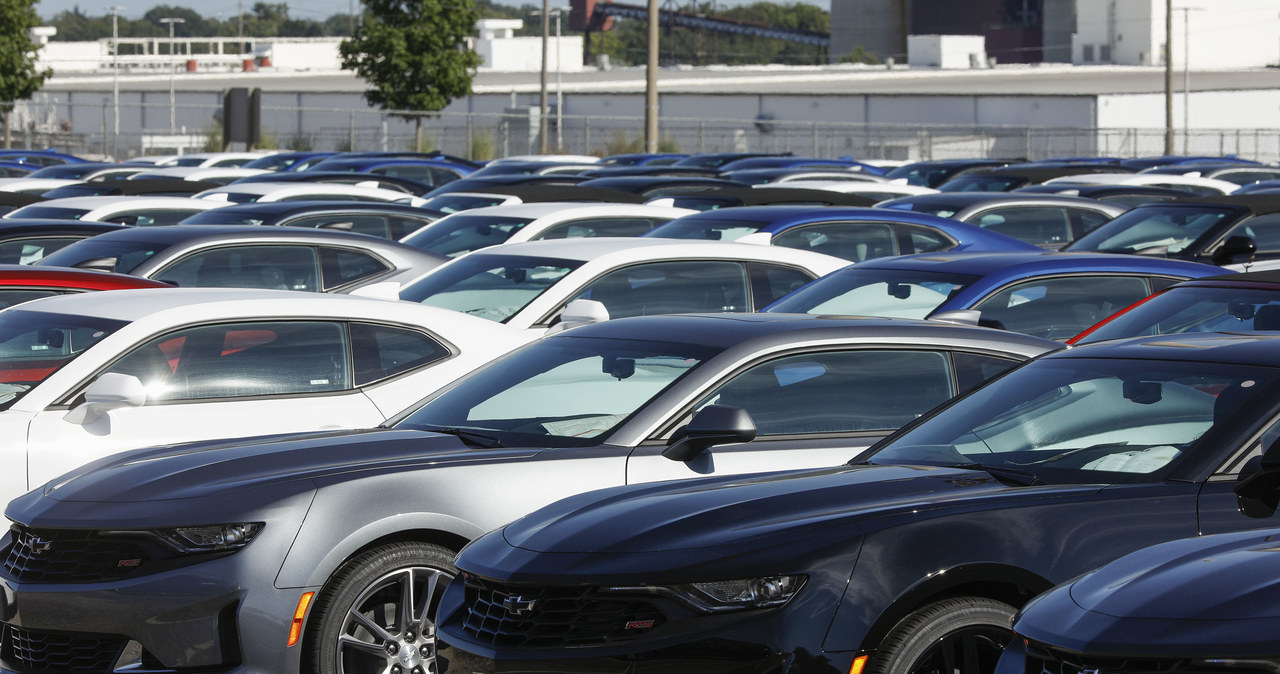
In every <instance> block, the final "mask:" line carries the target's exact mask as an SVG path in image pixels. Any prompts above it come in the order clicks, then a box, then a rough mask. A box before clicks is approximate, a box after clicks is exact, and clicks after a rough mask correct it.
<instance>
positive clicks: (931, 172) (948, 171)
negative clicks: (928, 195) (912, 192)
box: [884, 158, 1009, 189]
mask: <svg viewBox="0 0 1280 674" xmlns="http://www.w3.org/2000/svg"><path fill="white" fill-rule="evenodd" d="M1008 163H1009V162H1008V161H1005V160H1003V159H978V158H968V159H931V160H928V161H918V162H912V163H910V164H905V165H903V166H899V167H897V168H893V169H890V170H889V172H888V173H886V174H885V176H884V177H885V178H886V179H888V180H906V181H907V183H908V184H910V185H920V186H922V187H932V188H935V189H936V188H937V187H938V186H939V185H941V184H942V183H945V182H947V181H948V180H951V179H952V178H954V177H956V176H958V175H961V174H963V173H965V172H967V171H972V170H974V169H981V168H995V167H997V166H1004V165H1006V164H1008Z"/></svg>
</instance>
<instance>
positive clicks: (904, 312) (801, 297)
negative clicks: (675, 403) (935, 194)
mask: <svg viewBox="0 0 1280 674" xmlns="http://www.w3.org/2000/svg"><path fill="white" fill-rule="evenodd" d="M976 280H978V277H977V276H970V275H968V274H942V273H937V272H929V271H916V270H913V269H905V270H898V269H865V268H853V267H846V268H844V269H841V270H840V271H837V272H834V273H832V274H828V275H826V276H824V277H822V278H820V279H818V280H817V281H814V282H813V283H810V284H809V285H806V286H804V287H802V288H800V289H799V290H796V291H795V292H793V293H791V294H790V295H787V296H786V297H783V298H782V299H780V300H778V301H777V302H774V303H773V304H771V305H769V306H768V307H767V308H766V309H765V311H769V312H771V313H788V314H840V315H857V316H884V317H889V318H925V317H927V316H928V315H929V314H930V313H933V310H934V309H937V308H938V307H939V306H940V305H941V304H942V303H943V302H945V301H947V299H948V298H949V297H951V296H952V295H953V294H955V293H958V292H960V291H961V290H963V289H964V288H966V287H968V286H969V285H970V284H972V283H973V282H974V281H976Z"/></svg>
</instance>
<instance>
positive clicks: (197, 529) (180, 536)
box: [102, 522, 263, 553]
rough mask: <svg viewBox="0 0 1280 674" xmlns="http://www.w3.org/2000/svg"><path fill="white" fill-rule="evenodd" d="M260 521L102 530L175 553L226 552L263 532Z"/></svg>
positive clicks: (239, 546) (235, 548)
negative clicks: (146, 540)
mask: <svg viewBox="0 0 1280 674" xmlns="http://www.w3.org/2000/svg"><path fill="white" fill-rule="evenodd" d="M262 526H263V524H262V522H243V523H238V524H208V525H201V526H194V527H174V528H172V529H153V530H150V531H104V532H102V535H103V536H122V537H136V536H139V535H141V536H146V537H148V538H153V539H156V540H158V541H160V542H161V543H164V544H165V545H167V546H168V547H170V548H173V549H174V550H176V551H177V552H183V553H201V552H225V551H229V550H238V549H240V548H243V547H244V546H245V545H247V544H248V543H249V541H251V540H253V537H254V536H257V535H258V532H259V531H262Z"/></svg>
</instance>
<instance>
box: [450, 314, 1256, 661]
mask: <svg viewBox="0 0 1280 674" xmlns="http://www.w3.org/2000/svg"><path fill="white" fill-rule="evenodd" d="M1278 340H1280V337H1276V336H1261V335H1217V334H1209V335H1176V336H1162V337H1152V338H1146V339H1140V340H1127V341H1122V342H1108V343H1104V344H1098V345H1092V346H1087V347H1080V348H1077V349H1072V350H1069V351H1065V352H1057V353H1054V354H1050V355H1048V356H1043V357H1041V358H1039V359H1037V360H1034V361H1031V362H1030V363H1028V364H1027V365H1024V366H1023V367H1021V368H1018V369H1016V370H1013V371H1012V372H1010V373H1008V374H1006V375H1004V376H1003V377H1001V378H999V379H996V380H994V381H993V382H990V383H989V384H987V385H985V386H983V387H982V388H979V389H977V390H976V391H974V392H972V393H971V394H969V395H967V396H964V397H962V398H960V399H958V400H956V401H953V402H952V403H950V404H949V405H947V406H945V407H942V408H940V409H939V410H935V411H934V412H933V413H931V414H930V415H926V417H925V418H923V419H922V420H920V421H917V422H916V423H914V424H911V425H909V426H907V427H905V428H904V429H903V430H901V431H899V432H897V433H895V434H894V435H892V436H890V437H889V438H887V439H886V440H884V441H882V442H880V443H878V444H877V445H875V446H873V447H871V448H870V449H868V450H867V451H866V452H864V453H862V454H859V455H858V456H856V457H854V458H853V460H852V461H851V462H850V463H849V464H848V465H846V466H843V467H841V468H835V469H824V470H817V471H794V472H789V473H774V474H766V475H758V476H749V477H743V476H735V477H732V478H721V477H713V478H707V479H702V480H695V481H685V482H682V483H679V484H675V483H666V484H652V485H632V486H627V487H619V488H613V489H607V490H601V491H597V492H592V493H587V494H582V495H579V496H575V497H571V498H568V499H565V500H563V501H560V502H558V503H555V504H552V505H550V506H547V507H546V508H543V509H542V510H539V511H537V512H535V513H533V514H531V515H529V516H526V517H524V518H522V519H520V520H517V521H515V522H514V523H512V524H510V525H508V526H507V527H505V528H503V529H501V530H498V531H495V532H492V533H489V534H487V535H486V536H484V537H482V538H480V539H478V540H476V541H474V542H473V543H472V544H471V545H470V546H468V547H467V548H466V549H464V550H463V551H462V553H461V554H460V555H459V557H458V559H457V561H456V565H457V568H458V570H459V572H460V575H459V577H458V580H455V581H454V583H453V584H451V585H450V587H449V588H448V589H447V590H446V591H445V593H444V596H443V597H442V599H441V604H440V609H439V615H438V619H437V624H438V626H439V634H440V638H441V640H442V641H443V642H446V643H447V644H449V645H450V646H451V647H453V648H455V649H459V650H462V651H465V652H468V653H470V654H472V655H474V656H476V657H478V658H484V659H489V660H490V661H489V662H481V663H480V664H479V665H477V668H478V669H480V670H484V669H486V668H487V667H495V666H496V667H498V668H501V669H502V671H507V670H510V671H537V672H570V671H592V672H640V671H653V672H659V671H699V672H704V673H706V672H729V671H734V672H738V671H757V672H758V671H764V672H780V673H781V672H786V673H788V674H798V673H801V672H806V673H807V672H813V673H821V674H835V673H843V672H850V671H852V672H863V671H865V672H868V673H875V674H887V673H891V674H905V673H910V674H915V673H922V674H923V673H937V672H959V673H961V674H981V673H985V672H990V671H991V670H992V668H993V667H994V666H995V663H996V660H997V658H998V657H999V655H1000V653H1001V651H1002V649H1003V648H1004V646H1005V644H1006V643H1007V642H1008V641H1009V639H1010V637H1011V633H1010V631H1009V620H1010V618H1011V617H1012V615H1013V614H1014V611H1015V610H1016V608H1017V607H1019V606H1021V605H1023V604H1024V603H1025V602H1026V601H1027V600H1028V599H1030V598H1031V597H1032V596H1034V595H1036V594H1038V593H1040V592H1042V591H1044V590H1046V589H1048V588H1050V587H1051V586H1053V585H1054V584H1057V583H1060V582H1062V581H1064V580H1066V579H1068V578H1072V577H1074V576H1076V575H1079V574H1080V573H1083V572H1085V571H1087V570H1089V569H1093V568H1096V567H1098V566H1099V565H1101V564H1104V563H1106V562H1109V561H1111V560H1114V559H1116V558H1118V557H1120V556H1122V555H1124V554H1127V553H1130V552H1133V551H1135V550H1138V549H1140V548H1142V547H1145V546H1149V545H1152V544H1155V543H1160V542H1164V541H1169V540H1174V539H1178V538H1184V537H1187V536H1194V535H1197V534H1209V533H1215V532H1229V531H1233V530H1242V529H1251V528H1259V527H1265V526H1275V518H1274V517H1267V518H1262V519H1256V518H1252V517H1248V516H1246V515H1244V514H1242V513H1241V512H1240V510H1239V509H1238V507H1237V498H1236V494H1235V493H1234V492H1233V490H1232V488H1233V487H1234V486H1235V485H1236V483H1237V479H1238V478H1240V477H1241V476H1248V475H1250V474H1259V473H1258V468H1257V466H1256V465H1255V464H1250V463H1247V462H1246V459H1247V458H1248V457H1249V456H1251V455H1252V454H1254V453H1256V452H1257V451H1258V450H1259V447H1260V445H1261V444H1262V443H1263V442H1264V441H1265V439H1266V438H1268V437H1269V436H1268V435H1267V434H1268V433H1269V432H1270V433H1274V431H1273V430H1272V429H1275V428H1276V427H1277V421H1276V420H1277V418H1278V412H1277V410H1278V409H1280V350H1278V349H1277V348H1276V347H1277V346H1278V345H1280V341H1278ZM871 393H872V394H874V392H871ZM739 430H741V429H740V428H738V426H737V425H735V424H734V423H723V424H720V425H718V426H707V427H701V428H695V427H692V426H691V427H690V428H688V429H687V430H686V432H685V433H684V434H682V436H681V437H679V438H674V439H673V442H672V445H671V447H669V448H668V451H670V452H673V453H680V454H681V455H682V456H691V457H700V456H707V455H708V453H709V454H710V456H711V457H714V456H715V454H716V452H719V451H723V450H722V449H721V447H722V446H724V445H726V444H727V445H728V446H729V447H732V443H733V442H735V441H736V439H737V437H739V436H737V435H735V431H739ZM1270 470H1271V469H1269V468H1264V469H1263V471H1264V474H1266V475H1268V476H1270V477H1271V478H1272V482H1271V484H1273V485H1274V484H1275V483H1276V482H1280V479H1277V477H1278V476H1280V471H1278V472H1267V471H1270ZM1273 491H1274V490H1273ZM1274 495H1275V494H1272V496H1274ZM459 581H460V582H459ZM469 671H470V670H469Z"/></svg>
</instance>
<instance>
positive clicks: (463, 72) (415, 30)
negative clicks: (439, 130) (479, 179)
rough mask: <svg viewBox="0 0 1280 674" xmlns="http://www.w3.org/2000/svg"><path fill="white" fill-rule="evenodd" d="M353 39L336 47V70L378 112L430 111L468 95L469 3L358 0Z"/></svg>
mask: <svg viewBox="0 0 1280 674" xmlns="http://www.w3.org/2000/svg"><path fill="white" fill-rule="evenodd" d="M362 2H363V4H364V8H365V11H364V15H363V16H362V17H361V20H360V25H358V26H356V32H355V35H353V36H351V37H350V38H348V39H346V40H343V41H342V44H341V45H340V46H339V48H338V52H339V53H340V54H341V55H342V67H343V68H345V69H348V70H355V71H356V73H357V74H359V75H360V76H361V77H362V78H364V80H365V82H366V83H367V84H369V85H370V86H372V87H373V88H372V89H369V90H368V91H365V93H364V97H365V100H366V101H368V102H369V103H370V104H371V105H376V106H378V107H380V108H382V109H384V110H390V111H395V110H406V111H415V112H423V111H431V110H440V109H443V108H444V107H445V106H446V105H448V104H449V101H451V100H453V99H454V98H457V97H459V96H465V95H467V94H469V93H471V77H472V74H473V72H474V71H475V69H476V68H477V67H478V66H479V65H480V56H479V55H478V54H476V53H475V52H474V51H472V50H471V49H469V48H468V47H467V46H466V38H467V37H468V36H470V35H471V31H472V29H473V27H474V26H475V23H476V20H477V19H479V18H480V16H479V12H477V11H476V6H475V4H474V2H473V0H445V1H442V0H362Z"/></svg>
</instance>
